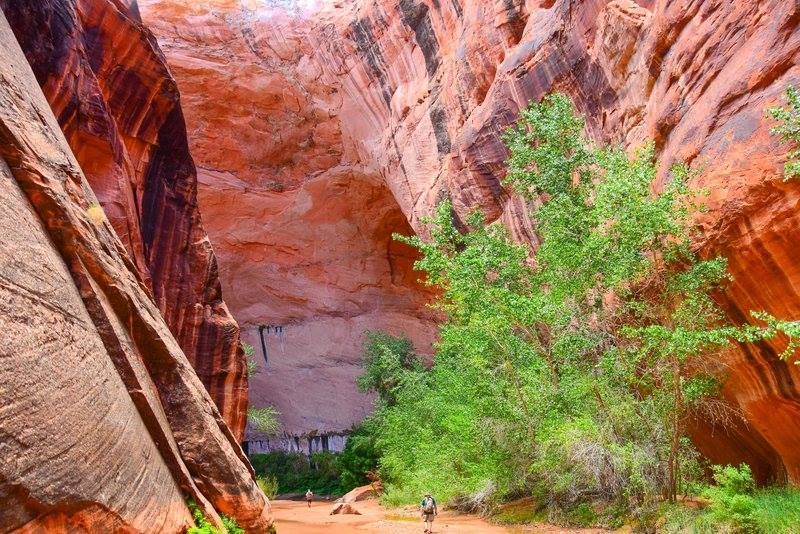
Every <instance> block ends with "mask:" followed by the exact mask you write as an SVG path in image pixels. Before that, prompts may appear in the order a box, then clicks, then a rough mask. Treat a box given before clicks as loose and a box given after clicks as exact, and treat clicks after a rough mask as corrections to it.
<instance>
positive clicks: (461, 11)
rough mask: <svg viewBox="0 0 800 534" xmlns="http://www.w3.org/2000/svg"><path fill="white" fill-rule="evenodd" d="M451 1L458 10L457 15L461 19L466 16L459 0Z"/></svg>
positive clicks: (456, 10)
mask: <svg viewBox="0 0 800 534" xmlns="http://www.w3.org/2000/svg"><path fill="white" fill-rule="evenodd" d="M450 3H451V4H453V9H454V10H455V12H456V16H457V17H458V18H459V19H460V18H462V17H463V16H464V10H463V9H461V4H460V3H459V2H458V0H450Z"/></svg>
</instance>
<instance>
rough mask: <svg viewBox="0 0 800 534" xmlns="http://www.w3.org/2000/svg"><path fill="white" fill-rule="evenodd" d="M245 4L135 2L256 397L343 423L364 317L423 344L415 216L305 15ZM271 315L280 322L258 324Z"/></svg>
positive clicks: (358, 414) (332, 428) (292, 430)
mask: <svg viewBox="0 0 800 534" xmlns="http://www.w3.org/2000/svg"><path fill="white" fill-rule="evenodd" d="M250 5H252V6H253V7H256V4H244V5H242V6H241V7H240V6H239V3H238V2H216V1H215V2H200V3H197V2H190V1H186V2H178V3H171V2H167V3H159V2H155V3H149V2H140V9H141V11H142V16H143V17H144V18H145V24H146V25H147V26H148V27H150V28H151V29H155V30H156V31H158V30H159V29H160V30H163V31H162V32H161V33H160V36H161V37H163V39H162V41H161V42H160V45H161V46H162V48H163V49H164V50H165V51H166V53H167V54H168V59H169V60H170V61H169V62H170V68H171V69H172V71H173V73H174V74H175V76H176V78H178V79H180V89H181V95H182V98H183V106H184V108H185V109H187V110H189V112H188V113H187V114H186V117H187V125H188V129H189V140H190V144H191V151H192V155H193V156H194V158H195V160H196V161H197V165H198V179H199V197H200V206H201V210H202V212H203V216H204V218H205V221H206V228H207V230H208V232H209V235H211V236H212V241H213V243H214V248H215V250H216V252H217V254H218V256H219V259H220V278H221V280H222V281H223V285H224V290H225V295H226V301H227V302H228V303H229V304H230V306H231V309H232V310H233V311H234V313H235V315H236V317H237V320H238V321H239V323H240V324H241V325H242V329H243V338H244V339H245V340H246V341H247V342H248V343H249V344H251V345H252V346H253V347H254V348H255V356H256V359H257V360H258V362H259V366H260V368H261V369H260V372H259V373H258V374H257V375H256V376H255V378H254V379H253V380H252V381H251V401H252V404H254V405H256V406H260V405H265V404H272V405H275V406H276V407H277V408H278V410H279V411H280V412H281V413H282V414H283V417H282V419H283V423H284V428H285V429H286V431H287V432H288V433H289V434H294V435H298V434H303V433H306V432H309V431H318V432H321V433H327V432H339V431H342V430H347V429H349V428H350V426H351V425H352V424H354V423H356V422H358V421H360V420H361V419H363V417H364V416H365V415H366V414H367V413H369V411H370V408H371V401H370V399H369V398H367V397H366V396H364V395H361V394H360V393H358V391H357V389H356V386H355V377H356V376H357V374H358V373H359V372H360V369H359V366H358V362H359V359H360V351H361V343H362V337H363V334H364V331H365V330H368V329H383V330H389V331H391V332H394V333H398V334H399V333H408V334H410V335H411V336H412V338H413V339H414V341H415V342H416V344H417V347H418V348H419V349H420V350H421V351H423V352H427V353H430V352H431V348H430V347H431V341H432V339H433V336H434V333H435V321H434V320H433V319H434V317H433V314H432V313H431V312H430V310H427V309H426V308H425V304H426V302H428V301H429V291H428V290H426V288H424V287H423V286H422V285H420V284H419V283H418V282H417V278H418V275H417V274H416V273H414V272H413V271H412V267H411V266H412V264H413V261H414V259H415V255H414V251H413V250H410V249H409V248H408V247H406V246H404V245H401V244H399V243H397V242H394V241H393V240H392V239H391V234H392V232H400V233H405V234H410V233H411V232H412V229H411V227H410V226H409V224H408V223H407V222H406V217H405V216H404V214H403V212H402V210H401V209H400V206H399V205H398V203H397V201H396V199H395V198H394V195H393V194H392V192H391V189H390V187H389V186H388V185H387V183H386V181H385V180H384V178H383V177H382V176H381V173H380V169H378V168H377V167H375V166H374V165H365V164H362V162H361V161H360V160H359V156H358V154H357V147H356V145H355V142H354V140H353V139H352V138H346V137H345V135H344V127H345V124H344V123H343V121H342V117H341V116H340V115H339V111H340V109H341V106H342V102H343V100H344V99H345V95H344V94H343V92H342V91H341V89H339V88H338V84H337V85H336V86H334V85H331V84H330V83H329V82H328V81H326V79H325V78H324V73H323V71H322V70H321V68H322V67H321V64H319V63H318V62H317V60H316V59H312V56H313V55H314V53H315V46H316V44H317V43H315V42H311V41H309V40H308V39H307V35H306V34H307V32H308V29H309V28H308V21H307V20H305V19H303V18H298V17H295V16H294V14H293V12H286V11H284V10H282V9H269V10H267V11H265V12H262V11H260V8H259V10H251V9H250V7H249V6H250ZM258 5H259V6H260V5H261V4H260V3H259V4H258ZM176 32H179V35H178V34H177V33H176ZM270 325H275V326H281V327H283V329H282V332H279V333H276V332H275V329H274V328H270V329H262V330H261V331H259V326H270ZM262 333H263V339H264V345H263V346H262V340H261V334H262ZM264 348H266V353H267V357H268V364H267V363H266V362H265V360H264Z"/></svg>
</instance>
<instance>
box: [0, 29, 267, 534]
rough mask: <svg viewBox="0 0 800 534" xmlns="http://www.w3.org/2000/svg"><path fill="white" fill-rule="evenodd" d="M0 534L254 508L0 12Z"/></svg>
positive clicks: (250, 482) (220, 433) (229, 447)
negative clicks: (196, 510) (194, 511)
mask: <svg viewBox="0 0 800 534" xmlns="http://www.w3.org/2000/svg"><path fill="white" fill-rule="evenodd" d="M0 42H2V43H3V46H2V47H1V48H0V80H2V83H0V332H2V340H3V342H2V344H0V360H1V361H2V362H3V363H2V366H0V436H1V437H2V438H1V439H0V457H1V458H2V461H0V503H2V506H0V529H1V530H3V531H4V532H147V533H151V532H152V533H162V532H184V531H185V529H186V528H187V527H188V526H190V525H191V524H192V517H191V511H190V510H189V509H188V507H187V504H186V500H187V499H192V500H194V501H195V502H196V503H197V504H198V506H199V507H200V508H201V509H202V510H203V512H204V513H205V514H206V515H207V516H208V517H209V518H210V519H211V520H212V521H214V522H215V523H216V524H219V523H220V516H219V515H218V512H221V513H225V514H227V515H229V516H232V517H234V518H235V519H236V520H237V521H238V523H239V524H240V525H241V526H242V527H244V528H246V529H247V530H248V531H249V532H265V531H266V529H267V528H268V526H269V523H270V521H271V519H270V515H271V514H270V508H269V504H268V502H267V500H266V498H265V497H264V495H263V493H262V492H261V490H259V489H258V487H257V485H256V483H255V480H254V478H253V474H252V472H251V470H250V469H248V467H249V464H248V463H247V461H246V459H245V458H244V455H243V453H242V450H241V448H240V447H239V444H238V442H237V439H236V437H235V436H234V435H233V434H232V433H231V431H230V429H229V428H228V426H227V425H226V424H225V422H224V421H223V419H222V416H221V414H220V412H219V411H218V410H217V408H216V407H215V405H214V403H213V401H212V399H211V397H210V396H209V394H208V393H207V392H206V390H205V388H204V387H203V384H202V383H201V382H200V380H199V379H198V377H197V375H196V374H195V372H194V370H193V369H192V367H191V365H190V363H189V361H188V359H187V358H186V356H185V355H184V354H183V351H182V350H181V348H180V346H179V345H178V343H177V341H176V339H175V337H174V336H173V335H172V333H171V332H170V330H169V328H168V326H167V324H166V322H165V321H164V319H163V317H162V316H161V313H160V312H159V309H158V307H157V306H156V304H155V303H154V301H153V298H152V292H151V291H150V289H149V285H148V283H147V281H146V280H144V279H143V278H142V276H141V274H140V272H139V269H137V266H136V265H135V263H134V262H133V261H132V260H131V257H130V256H129V254H128V251H127V250H126V248H125V246H124V245H123V243H122V242H121V240H120V239H119V237H118V236H117V234H116V233H115V231H114V228H113V227H112V225H111V224H110V223H109V221H108V220H107V219H106V218H105V217H104V216H103V214H102V212H101V211H99V210H98V209H97V208H96V206H95V203H96V197H95V195H94V193H93V192H92V190H91V188H90V185H89V182H88V181H87V180H86V178H85V176H84V174H83V172H82V170H81V168H80V166H79V164H78V161H77V159H76V158H75V156H74V155H73V154H72V151H71V149H70V146H69V144H68V143H67V140H66V139H65V137H64V135H63V134H62V132H61V128H60V127H59V124H58V122H57V120H56V118H55V116H54V115H53V113H52V111H51V109H50V105H49V104H48V102H47V100H46V99H45V97H44V95H43V93H42V91H41V89H40V88H39V85H38V83H37V80H36V78H35V77H34V73H33V72H32V70H31V68H30V66H29V65H28V63H27V60H26V58H25V56H24V55H23V52H22V50H21V49H20V47H19V46H18V45H17V41H16V39H15V38H14V35H13V33H12V31H11V28H10V27H9V25H8V23H7V21H6V18H5V17H4V16H3V14H2V13H0Z"/></svg>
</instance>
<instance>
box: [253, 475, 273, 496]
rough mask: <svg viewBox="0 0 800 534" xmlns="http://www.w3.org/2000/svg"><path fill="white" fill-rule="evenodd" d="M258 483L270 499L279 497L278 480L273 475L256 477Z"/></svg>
mask: <svg viewBox="0 0 800 534" xmlns="http://www.w3.org/2000/svg"><path fill="white" fill-rule="evenodd" d="M256 483H257V484H258V487H259V488H260V489H261V491H263V492H264V495H266V496H267V498H268V499H274V498H275V497H277V496H278V479H277V478H276V477H275V476H273V475H263V476H258V477H256Z"/></svg>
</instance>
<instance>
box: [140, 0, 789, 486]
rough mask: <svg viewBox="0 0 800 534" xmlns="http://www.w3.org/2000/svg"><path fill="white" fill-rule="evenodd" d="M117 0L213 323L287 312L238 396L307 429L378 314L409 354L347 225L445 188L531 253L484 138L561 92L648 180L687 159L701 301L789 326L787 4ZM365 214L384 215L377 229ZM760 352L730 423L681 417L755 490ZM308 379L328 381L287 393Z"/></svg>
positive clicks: (766, 442)
mask: <svg viewBox="0 0 800 534" xmlns="http://www.w3.org/2000/svg"><path fill="white" fill-rule="evenodd" d="M139 4H140V9H141V12H142V16H143V17H144V20H145V22H146V23H147V24H148V25H149V26H151V27H152V29H153V31H154V33H155V34H156V35H157V37H158V39H159V42H160V43H161V45H162V48H163V49H164V51H165V53H166V55H167V58H168V61H169V63H170V65H171V67H172V68H173V72H174V74H175V77H176V79H177V81H178V84H179V86H180V87H181V89H182V92H183V93H184V95H188V97H187V98H186V100H185V101H184V107H185V110H186V112H187V117H188V124H189V140H190V145H191V147H192V150H193V153H194V154H195V156H196V157H197V158H198V161H199V165H200V171H199V176H200V201H201V204H202V206H203V208H204V209H206V208H208V209H207V211H206V213H207V215H208V214H209V212H210V213H213V214H214V215H213V219H214V222H213V223H212V224H210V225H209V232H210V235H211V237H212V239H213V240H214V242H215V244H217V245H218V250H219V254H220V261H221V273H222V280H223V285H224V286H225V289H226V292H227V294H228V295H232V293H233V295H232V296H231V297H230V302H231V306H232V308H233V310H234V311H235V312H236V314H237V315H238V316H239V317H240V318H242V319H243V320H245V322H246V324H247V325H248V328H250V329H252V328H253V326H255V325H256V324H258V323H268V322H273V321H285V320H287V317H289V316H291V317H290V320H296V321H300V322H299V325H302V326H298V327H297V328H294V329H289V330H287V333H286V337H287V339H286V347H285V348H286V352H285V353H279V354H280V355H281V356H282V357H284V358H287V359H292V362H286V363H280V362H277V361H276V362H275V363H274V366H273V367H272V368H271V369H268V370H267V372H266V373H265V374H266V377H265V378H264V377H263V375H262V378H261V380H262V382H261V383H260V384H257V385H256V388H255V391H254V393H253V395H254V397H255V398H256V399H258V400H259V402H264V401H269V402H272V403H275V404H278V406H279V408H281V409H283V410H287V407H288V411H289V413H290V414H291V413H294V410H302V411H308V410H314V411H315V414H317V415H319V414H328V413H331V411H332V410H333V409H334V407H332V406H331V404H333V403H336V402H342V395H335V393H334V391H332V390H346V394H345V395H343V396H344V398H345V400H348V402H349V399H357V398H358V397H357V396H356V393H355V391H354V389H352V388H353V386H352V385H351V384H350V385H348V380H350V379H351V376H349V375H351V374H352V372H351V371H349V369H351V364H352V362H353V356H352V355H348V353H352V351H355V350H356V348H357V347H356V343H354V338H355V337H356V336H357V334H358V330H359V329H362V328H364V327H375V326H380V325H381V324H382V321H381V320H378V318H379V317H386V318H387V319H392V320H391V321H385V323H391V325H392V326H393V327H394V328H395V329H396V330H398V331H403V330H405V331H407V332H409V333H411V334H413V335H415V336H416V341H417V342H418V344H423V345H424V344H426V343H428V342H429V340H430V336H431V334H430V329H429V327H428V324H429V322H428V321H430V319H431V318H430V317H429V316H425V315H424V314H423V313H421V312H420V311H419V310H420V308H417V307H416V306H417V305H419V304H420V303H421V302H422V301H424V300H425V299H424V298H422V296H423V294H422V293H419V292H418V293H416V294H411V293H412V291H414V289H415V287H416V286H414V285H413V284H412V283H411V282H410V279H412V278H413V277H414V275H413V274H411V273H406V271H404V270H401V269H395V268H392V267H391V266H392V258H393V256H392V253H391V247H392V246H395V245H391V246H389V247H385V246H384V245H383V241H376V240H374V239H370V238H369V237H368V236H366V235H365V232H364V228H369V227H371V228H374V227H375V225H380V226H382V227H383V228H385V231H384V232H383V233H384V234H385V233H388V231H389V230H392V229H400V230H401V231H410V230H411V229H413V230H414V231H416V232H420V233H424V232H425V228H424V225H423V224H422V223H421V218H422V217H423V216H425V215H426V214H429V213H431V211H432V209H433V207H434V206H435V205H436V203H437V202H438V201H439V200H440V199H442V198H447V197H449V198H450V199H451V200H452V202H453V204H454V206H455V210H456V215H457V216H459V217H463V216H464V215H466V214H467V213H468V212H470V211H471V210H474V209H481V210H483V211H484V212H486V213H487V215H488V216H489V217H490V218H491V219H496V220H499V221H502V223H504V224H506V225H507V226H508V227H509V228H510V229H511V231H512V233H513V235H514V236H515V237H516V238H517V239H518V240H520V241H528V242H535V239H536V236H535V232H534V230H533V228H532V225H531V222H530V220H529V218H528V216H527V211H528V209H527V207H526V206H525V205H524V204H523V203H522V202H521V201H520V200H519V199H518V198H515V197H514V196H512V195H509V193H508V192H507V191H506V190H505V189H504V188H503V187H502V185H501V182H500V180H501V178H502V176H503V161H504V158H505V157H506V152H505V150H504V147H503V145H502V142H501V140H500V133H501V132H502V131H503V129H504V128H505V126H506V125H508V124H509V123H510V122H511V121H513V120H514V119H515V117H516V114H517V112H518V110H519V109H520V108H521V107H523V106H525V105H526V103H527V102H528V101H529V100H532V99H534V100H535V99H539V98H540V97H541V96H542V95H544V94H545V93H547V92H548V91H554V90H558V91H564V92H566V93H568V94H569V95H570V96H571V97H572V98H573V99H574V100H575V102H576V105H577V106H578V108H579V110H580V111H581V112H583V113H584V114H586V116H587V122H588V125H587V127H588V131H589V134H590V135H591V137H593V138H594V139H596V140H597V141H604V142H618V143H623V144H624V145H625V146H626V147H635V146H637V145H640V144H641V143H642V142H643V141H644V140H646V139H653V140H654V141H655V144H656V147H657V150H658V154H659V159H660V163H661V168H662V173H661V175H660V178H659V184H657V185H660V184H661V183H663V180H665V179H666V172H665V171H664V169H667V168H669V166H670V165H671V163H672V162H674V161H676V160H684V161H688V162H690V163H693V164H696V165H698V166H701V167H702V173H701V174H700V175H699V177H698V178H697V180H696V181H697V185H699V186H701V187H706V188H708V189H709V191H710V195H709V197H708V198H707V204H708V207H709V208H710V210H709V212H708V214H706V215H705V216H704V218H703V221H702V222H703V227H704V229H705V234H704V236H703V237H702V238H701V239H700V240H699V242H698V246H700V247H702V250H703V251H704V253H705V254H709V255H710V254H717V253H718V254H723V255H724V256H726V257H727V258H728V260H729V265H730V270H731V272H732V275H733V277H734V280H733V282H731V284H730V285H729V286H728V288H727V290H726V292H725V293H724V295H722V296H721V297H720V298H721V299H722V300H723V302H724V304H725V306H726V309H727V310H728V312H729V313H730V315H731V317H732V318H734V319H735V320H738V321H747V320H750V317H749V311H750V310H766V311H768V312H771V313H773V314H775V315H776V316H778V317H780V318H782V319H797V318H799V317H800V260H798V258H797V255H796V253H795V249H796V246H795V245H794V242H795V241H796V234H797V233H798V231H800V210H798V204H799V203H800V185H798V183H797V182H796V181H792V182H783V181H782V180H781V170H782V164H783V160H784V154H785V153H786V147H782V146H779V145H778V143H777V141H776V140H775V139H774V138H773V137H772V136H770V135H769V128H770V127H771V126H772V123H771V121H770V120H769V119H768V118H766V117H765V115H764V108H765V107H767V106H769V105H773V104H775V103H778V102H779V101H780V100H781V94H782V92H783V90H784V89H785V87H786V86H787V85H788V84H790V83H793V82H797V81H798V78H799V77H800V69H798V58H799V57H800V56H799V54H800V47H799V46H798V45H800V31H798V24H800V7H799V6H798V5H797V3H796V2H786V1H782V0H771V1H764V2H750V1H745V0H741V1H738V0H737V1H721V0H669V1H667V0H638V1H634V0H613V1H608V0H527V1H524V0H497V1H489V0H485V1H480V2H478V1H469V2H466V1H463V0H399V1H389V0H352V1H344V0H342V1H338V2H321V1H318V2H315V1H313V0H303V1H296V2H294V1H285V2H273V1H266V0H215V1H214V2H193V1H190V0H141V1H140V2H139ZM378 205H381V206H385V209H386V210H387V211H386V213H389V212H390V213H391V217H390V218H391V221H392V222H391V224H389V220H388V219H384V220H386V221H387V222H386V223H383V224H379V223H378V221H377V220H376V216H375V215H374V209H375V207H376V206H378ZM226 214H227V216H223V215H226ZM364 214H368V215H367V216H366V217H364ZM209 216H210V215H209ZM387 217H388V215H387ZM320 221H323V222H320ZM354 221H359V222H358V223H357V224H354ZM403 221H408V224H409V225H410V228H407V227H403V225H404V223H403ZM364 224H369V225H372V226H363V225H364ZM333 228H336V229H337V230H336V231H328V229H333ZM359 230H360V233H359ZM371 235H376V233H372V234H371ZM381 235H383V234H381ZM387 248H388V254H385V253H386V252H387ZM368 252H371V255H367V254H366V253H368ZM398 252H399V250H398ZM404 254H405V252H404ZM267 258H271V259H272V260H274V261H270V262H268V263H266V264H265V263H262V262H263V260H265V259H267ZM275 258H277V259H275ZM379 259H380V260H381V262H380V263H378V260H379ZM384 260H386V261H384ZM297 262H300V263H297ZM370 262H372V263H370ZM386 263H388V264H389V265H388V266H387V265H386ZM395 263H396V262H395ZM293 264H294V265H295V266H292V265H293ZM367 267H368V268H367ZM378 269H383V270H384V272H386V271H387V270H388V271H389V272H390V273H395V274H392V278H391V279H390V278H388V277H387V276H385V275H381V276H377V272H376V270H378ZM401 272H402V273H403V275H402V276H403V280H404V281H403V282H402V283H398V282H397V281H395V280H396V278H395V276H397V274H396V273H401ZM390 280H392V281H393V282H394V283H389V281H390ZM405 280H409V281H408V282H405ZM309 281H313V283H308V282H309ZM345 282H346V286H345V285H344V283H345ZM387 292H388V295H392V297H391V299H389V298H386V296H387ZM400 298H402V299H404V302H402V303H401V301H399V300H398V299H400ZM390 302H393V303H397V305H400V304H402V306H401V307H400V308H394V309H395V310H400V311H401V313H402V315H401V317H398V316H396V315H395V316H394V317H392V316H390V315H386V314H385V313H383V312H381V313H382V314H381V315H377V312H378V311H379V310H378V307H379V306H383V305H385V304H387V303H390ZM370 307H372V309H374V310H375V313H373V314H372V315H365V314H364V311H363V310H367V309H370ZM286 310H291V312H287V311H286ZM354 310H355V311H356V313H357V315H353V313H354ZM366 317H369V320H367V321H359V320H355V319H361V318H366ZM345 318H347V322H343V320H345ZM318 321H322V322H321V323H320V322H318ZM318 324H323V325H324V327H322V328H316V327H315V325H318ZM419 325H425V328H424V329H423V328H421V327H420V326H419ZM293 335H294V336H296V337H295V338H294V340H295V341H292V337H291V336H293ZM253 337H254V336H253V335H252V333H251V334H250V336H249V338H248V339H251V340H252V339H253ZM254 344H256V343H254ZM321 344H322V345H325V346H322V347H321V346H320V345H321ZM326 347H327V348H326ZM781 348H782V342H781V341H780V340H778V341H776V342H774V343H761V344H758V345H747V346H745V345H742V346H740V347H738V348H737V349H736V350H732V351H730V352H728V353H727V354H725V355H724V357H723V358H722V359H721V361H720V364H721V367H723V368H724V370H725V372H726V374H727V375H728V380H727V382H726V384H725V388H724V394H725V396H726V397H727V398H728V399H729V400H730V401H731V402H733V403H734V404H736V405H737V406H739V407H740V408H741V409H742V411H743V413H744V415H745V418H746V424H742V425H740V426H737V427H735V428H730V429H725V430H723V429H719V428H717V429H715V428H712V427H711V426H709V425H707V424H704V423H702V422H698V423H697V425H696V427H695V428H694V435H695V439H696V442H697V443H698V445H699V446H700V448H701V449H702V450H703V451H704V452H705V453H707V454H708V455H709V456H710V457H711V458H712V459H713V460H715V461H717V462H732V461H737V462H738V461H742V460H745V461H748V462H749V463H750V464H751V465H752V467H753V469H754V471H755V473H756V474H757V476H758V477H759V478H760V479H762V480H766V479H769V478H775V477H777V478H784V477H785V478H788V479H789V480H791V481H793V482H795V483H800V449H798V448H797V447H796V443H797V440H798V438H800V387H798V383H799V382H798V381H800V372H798V368H797V367H796V366H794V365H792V364H791V363H786V362H783V361H781V360H780V359H779V358H778V356H777V352H778V351H780V350H781ZM323 367H328V368H329V369H328V370H327V371H325V372H324V373H320V371H319V370H320V369H321V368H323ZM342 369H347V370H348V371H342ZM306 372H307V373H308V375H309V376H308V379H307V380H305V379H298V377H299V376H303V373H306ZM313 376H317V377H324V380H326V381H327V382H326V383H324V384H321V383H320V382H319V381H317V382H316V384H318V385H317V386H315V387H314V388H306V387H303V389H300V390H298V389H296V388H295V386H297V385H302V386H306V385H308V384H311V383H312V380H313ZM284 380H286V381H287V383H288V384H291V388H290V390H289V391H287V390H286V389H281V386H280V384H281V383H282V382H283V381H284ZM320 384H321V385H320ZM347 388H350V389H347ZM314 399H316V400H314ZM357 402H358V403H361V402H362V401H360V400H359V401H357ZM293 403H296V407H295V408H293V407H292V404H293ZM359 405H361V404H359ZM345 406H346V407H347V410H348V411H346V415H347V416H346V417H344V418H340V419H339V420H333V421H328V420H327V419H325V420H324V421H322V419H323V418H322V417H319V416H317V417H316V420H315V416H308V417H305V418H300V417H297V418H296V421H294V422H293V423H292V426H293V427H294V426H299V427H300V428H299V429H300V430H302V429H305V430H312V429H315V428H316V426H318V425H321V424H322V423H324V424H323V425H322V426H325V425H330V424H333V423H336V422H338V423H339V424H340V425H341V424H343V423H347V422H350V421H351V420H352V416H354V415H357V414H356V413H351V412H350V411H349V410H350V407H351V406H353V404H351V403H348V404H345ZM335 408H336V409H337V410H338V409H339V408H340V406H336V407H335ZM320 430H326V428H320Z"/></svg>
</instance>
